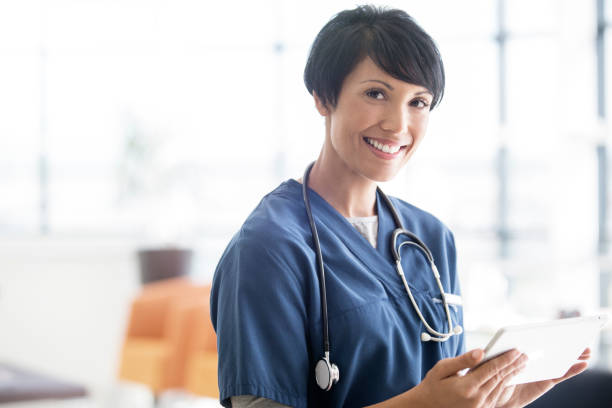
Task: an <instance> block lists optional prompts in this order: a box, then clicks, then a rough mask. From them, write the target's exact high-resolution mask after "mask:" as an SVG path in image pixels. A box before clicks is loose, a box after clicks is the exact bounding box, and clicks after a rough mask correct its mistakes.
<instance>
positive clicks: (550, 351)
mask: <svg viewBox="0 0 612 408" xmlns="http://www.w3.org/2000/svg"><path fill="white" fill-rule="evenodd" d="M607 321H608V316H607V315H599V316H591V317H575V318H569V319H559V320H552V321H549V322H543V323H529V324H523V325H516V326H507V327H504V328H501V329H499V330H498V331H497V333H495V335H494V336H493V338H492V339H491V341H489V344H488V345H487V346H486V347H485V349H484V351H485V357H484V359H483V362H484V361H486V360H490V359H491V358H494V357H497V356H499V355H500V354H502V353H504V352H506V351H508V350H511V349H514V348H515V349H517V350H518V351H520V352H521V353H524V354H527V356H528V357H529V360H528V362H527V366H526V367H525V369H523V371H522V372H520V373H519V374H518V375H517V376H516V377H514V379H512V380H511V381H510V383H509V384H508V385H512V384H522V383H527V382H532V381H541V380H549V379H551V378H559V377H562V376H563V375H564V374H565V373H566V372H567V370H569V368H570V367H571V366H572V365H573V364H574V363H576V361H577V359H578V357H580V355H581V354H582V352H583V351H584V349H585V348H586V347H588V346H589V345H591V344H592V343H593V342H594V341H595V340H596V339H597V334H598V333H599V331H600V330H601V328H602V327H604V326H605V324H606V323H607ZM481 364H482V363H481Z"/></svg>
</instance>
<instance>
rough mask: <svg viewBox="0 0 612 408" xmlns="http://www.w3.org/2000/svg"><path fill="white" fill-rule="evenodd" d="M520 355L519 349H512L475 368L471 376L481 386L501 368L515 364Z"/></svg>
mask: <svg viewBox="0 0 612 408" xmlns="http://www.w3.org/2000/svg"><path fill="white" fill-rule="evenodd" d="M520 356H521V353H519V352H518V350H516V349H512V350H510V351H507V352H505V353H504V354H502V355H500V356H498V357H495V358H494V359H492V360H490V361H487V362H486V363H484V364H483V365H481V366H480V367H478V368H477V369H475V370H473V371H472V372H471V376H472V379H473V381H475V384H476V386H481V385H482V384H485V383H486V382H487V381H489V380H490V379H491V378H493V377H495V376H497V375H498V373H499V372H500V371H501V370H503V369H504V368H505V367H507V366H509V365H510V364H513V363H514V362H515V361H516V360H517V359H518V358H519V357H520ZM517 367H518V364H517ZM514 368H516V367H514ZM514 368H513V369H514Z"/></svg>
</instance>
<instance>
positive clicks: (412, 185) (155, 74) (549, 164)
mask: <svg viewBox="0 0 612 408" xmlns="http://www.w3.org/2000/svg"><path fill="white" fill-rule="evenodd" d="M356 4H357V3H354V2H352V1H351V2H348V1H337V0H334V1H331V0H325V1H319V0H311V1H308V2H303V1H297V0H276V1H272V0H271V1H264V2H252V1H243V0H238V1H226V2H204V1H197V0H172V1H169V0H148V1H143V0H121V1H118V0H104V1H102V0H79V1H76V0H46V1H45V0H39V1H35V0H0V363H1V364H4V365H5V371H4V377H3V371H2V369H1V368H0V390H2V387H1V384H2V380H3V378H4V379H5V380H6V379H7V378H8V379H9V380H10V378H15V374H14V373H13V371H15V367H19V369H24V370H26V371H28V372H34V373H40V374H42V375H45V376H48V377H52V378H56V379H61V380H62V381H67V382H71V383H74V384H73V385H77V386H80V387H82V388H81V389H84V390H86V393H87V395H88V396H86V397H82V398H79V399H78V401H79V402H76V404H77V405H74V406H95V407H106V406H119V402H117V401H118V399H117V398H120V396H121V395H124V394H123V393H124V392H128V391H126V389H128V388H129V392H128V393H130V392H131V394H130V395H132V396H131V397H129V398H132V400H130V401H132V402H130V403H128V405H126V406H134V407H136V406H143V407H144V406H151V405H150V404H151V400H150V396H146V395H148V394H147V390H151V386H150V384H149V385H148V386H144V388H142V387H141V386H140V385H137V384H136V382H130V381H129V380H130V379H129V378H126V377H129V375H127V374H125V372H124V371H122V370H123V369H124V367H123V365H122V364H124V363H123V361H124V360H125V358H126V357H125V356H126V354H125V353H126V351H125V350H126V348H125V347H126V342H127V341H128V339H129V337H130V333H131V330H132V329H131V327H132V325H133V323H134V322H133V319H134V316H135V314H134V313H135V312H134V310H135V309H134V304H135V302H136V303H137V302H138V299H141V297H142V296H143V286H142V285H143V283H146V282H147V279H149V280H150V281H152V280H158V279H159V278H160V276H157V275H155V273H156V272H155V271H153V272H151V271H150V270H149V271H148V272H147V271H146V270H147V266H146V265H149V266H150V264H151V262H154V261H151V260H152V259H153V260H154V259H155V258H151V257H147V255H146V254H151V253H157V254H160V253H161V254H162V255H163V254H166V258H164V259H166V261H164V262H169V263H170V264H172V265H178V266H179V268H178V269H175V270H174V272H176V275H187V276H188V277H189V278H190V281H191V282H192V284H193V285H198V286H203V287H205V286H206V285H207V284H208V283H210V281H211V279H212V276H213V273H214V269H215V265H216V263H217V261H218V259H219V257H220V255H221V253H222V251H223V249H224V248H225V246H226V245H227V243H228V242H229V240H230V239H231V237H232V235H233V234H234V233H235V232H236V231H237V229H238V228H239V226H240V225H241V224H242V222H243V221H244V219H245V218H246V217H247V216H248V214H249V213H250V212H251V211H252V209H253V208H254V207H255V206H256V205H257V203H258V202H259V200H260V199H261V197H262V196H263V195H264V194H265V193H267V192H269V191H271V190H272V189H273V188H275V187H276V186H277V185H278V184H280V183H281V182H282V181H284V180H286V179H288V178H292V177H293V178H298V177H300V176H301V174H302V172H303V169H304V168H305V166H306V165H307V164H308V163H309V162H310V161H312V160H314V159H315V158H316V156H317V154H318V152H319V149H320V147H321V144H322V142H323V137H324V127H323V125H324V124H323V120H322V119H321V117H320V116H319V115H318V114H317V112H316V111H315V109H314V105H313V101H312V98H311V96H310V95H309V94H308V92H307V91H306V89H305V86H304V84H303V80H302V74H303V68H304V65H305V62H306V57H307V53H308V50H309V47H310V44H311V43H312V41H313V39H314V37H315V35H316V34H317V32H318V31H319V30H320V29H321V27H322V26H323V25H324V24H325V23H326V22H327V21H328V20H329V19H330V18H331V17H332V16H333V15H334V14H335V13H337V12H338V11H340V10H342V9H345V8H353V7H354V6H355V5H356ZM384 4H385V5H389V6H392V7H398V8H401V9H404V10H406V11H407V12H408V13H409V14H411V15H412V16H413V17H414V18H415V19H416V20H417V22H418V23H419V24H421V25H422V27H423V28H424V29H425V30H426V31H427V32H428V33H429V34H430V35H431V36H432V37H433V38H434V39H435V40H436V41H437V43H438V45H439V48H440V51H441V53H442V57H443V60H444V63H445V67H446V74H447V87H446V91H445V95H444V99H443V101H442V103H441V105H440V106H439V107H437V108H436V109H435V110H434V111H433V112H432V115H431V118H430V127H429V131H428V135H427V137H426V139H425V140H424V142H423V144H422V145H421V147H420V150H419V151H418V152H417V153H416V155H415V156H414V157H413V159H412V160H411V162H410V163H409V164H408V166H407V168H406V169H405V170H404V171H403V172H402V173H401V174H400V175H399V176H398V177H397V179H396V180H394V181H393V182H391V183H387V184H386V185H383V186H382V187H383V188H384V189H385V190H386V191H387V192H388V193H390V194H392V195H395V196H398V197H401V198H403V199H405V200H407V201H409V202H411V203H413V204H415V205H417V206H419V207H421V208H424V209H426V210H428V211H430V212H432V213H433V214H435V215H436V216H437V217H438V218H440V219H441V220H442V221H443V222H445V223H446V224H447V225H448V226H450V228H451V229H452V230H453V231H454V233H455V237H456V242H457V247H458V251H459V252H458V255H459V265H458V266H459V273H460V276H461V282H462V288H463V295H464V302H465V305H464V310H465V320H466V328H467V330H468V334H467V339H468V346H470V347H472V346H473V347H477V346H484V345H485V344H486V341H487V339H488V337H489V336H490V333H491V332H492V331H493V330H494V329H496V328H498V327H499V326H501V325H502V324H506V323H514V322H522V321H528V320H543V319H549V318H555V317H559V316H574V315H578V314H582V315H588V314H593V313H597V312H599V311H601V310H604V311H606V310H608V308H609V307H610V298H611V296H612V284H611V282H612V281H611V277H612V262H611V259H612V258H611V257H610V245H609V243H610V228H611V227H612V226H611V225H610V221H609V218H610V216H609V214H610V210H611V205H610V192H609V189H610V181H609V178H610V167H611V166H610V150H609V141H610V138H611V137H612V129H611V127H610V120H609V119H608V117H607V116H608V111H609V110H610V108H609V107H608V105H609V104H610V96H609V95H610V90H611V85H610V84H612V61H611V58H612V30H611V28H610V27H611V26H610V21H611V20H612V0H589V1H586V0H511V1H510V0H463V1H461V2H458V1H453V0H434V1H427V2H423V1H416V0H405V1H387V2H385V3H384ZM164 251H165V252H164ZM168 254H174V255H168ZM176 254H178V255H177V256H178V258H176V257H175V258H172V257H173V256H175V255H176ZM168 257H169V258H168ZM154 263H155V262H154ZM147 273H149V274H152V275H149V277H148V278H147ZM163 273H165V272H163ZM170 275H172V272H171V273H170ZM162 277H170V276H162ZM610 338H611V337H610V336H609V334H608V333H607V332H603V334H602V337H601V339H600V340H599V342H598V343H597V344H595V345H594V347H595V356H594V358H593V362H592V364H593V365H595V366H598V367H603V368H610V367H612V342H611V341H610ZM0 367H2V365H0ZM6 367H8V368H6ZM11 367H12V368H11ZM11 370H12V371H11ZM11 373H13V374H11ZM122 373H123V374H122ZM11 376H12V377H11ZM9 380H6V381H9ZM142 383H143V384H145V383H146V381H144V382H142ZM126 387H127V388H126ZM130 387H131V388H130ZM77 389H78V387H77ZM154 391H155V390H154ZM77 394H78V392H77ZM177 394H180V392H178V391H177ZM195 394H197V393H195ZM195 394H194V395H195ZM0 395H1V393H0ZM139 395H140V396H139ZM190 395H191V394H190ZM201 395H206V394H205V393H204V394H201ZM208 396H209V397H211V399H210V400H204V399H200V400H198V401H196V400H192V401H191V402H190V403H191V404H192V405H180V406H196V405H197V404H203V405H202V406H204V405H206V404H207V403H208V404H209V405H206V406H215V405H217V404H216V403H214V401H215V400H214V395H212V396H211V395H208ZM174 397H176V395H171V396H170V397H166V400H165V401H166V405H163V403H164V399H163V398H160V397H159V395H158V396H157V403H158V406H159V405H160V404H161V406H179V405H177V404H178V403H177V404H174V405H172V400H173V398H174ZM138 398H140V399H138ZM185 398H187V399H189V398H191V397H185ZM178 399H179V398H178V397H177V400H178ZM136 400H138V401H140V402H138V403H136V402H134V401H136ZM109 401H114V402H109ZM160 401H161V402H160ZM167 401H171V402H167ZM206 401H207V402H206ZM141 403H142V404H143V405H138V404H141ZM28 404H32V405H28ZM34 404H36V405H34ZM38 404H44V403H20V404H18V405H16V406H19V407H26V406H32V407H34V406H41V407H42V406H44V407H46V406H62V407H63V406H68V405H61V404H69V402H56V403H55V405H38ZM84 404H88V405H84ZM147 404H149V405H147ZM70 406H73V405H70ZM198 406H199V405H198Z"/></svg>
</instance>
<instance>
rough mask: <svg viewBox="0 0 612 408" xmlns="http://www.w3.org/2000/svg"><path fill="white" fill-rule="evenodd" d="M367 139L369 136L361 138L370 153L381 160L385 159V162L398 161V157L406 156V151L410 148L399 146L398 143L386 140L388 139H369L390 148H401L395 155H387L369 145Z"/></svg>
mask: <svg viewBox="0 0 612 408" xmlns="http://www.w3.org/2000/svg"><path fill="white" fill-rule="evenodd" d="M366 137H367V136H364V137H362V138H361V140H363V143H365V145H366V146H367V147H368V148H369V149H370V151H371V152H372V153H374V155H376V156H377V157H379V158H381V159H384V160H393V159H397V158H398V157H400V156H402V155H404V153H405V152H406V150H407V148H408V145H401V144H399V143H397V142H392V141H389V140H386V139H377V138H374V137H368V139H372V140H376V141H377V142H379V143H382V144H386V145H388V146H400V149H399V150H398V151H397V152H395V153H385V152H382V151H380V150H378V149H377V148H375V147H374V146H372V145H371V144H369V143H368V142H367V141H366V140H365V138H366Z"/></svg>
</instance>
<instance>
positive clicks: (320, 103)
mask: <svg viewBox="0 0 612 408" xmlns="http://www.w3.org/2000/svg"><path fill="white" fill-rule="evenodd" d="M312 96H313V98H314V101H315V107H316V108H317V110H318V111H319V114H320V115H321V116H327V115H329V109H327V106H326V105H325V104H324V103H323V101H321V98H319V95H317V93H316V92H315V91H312Z"/></svg>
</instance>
